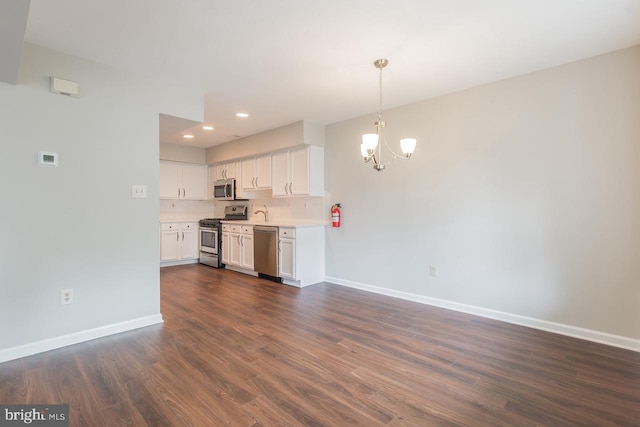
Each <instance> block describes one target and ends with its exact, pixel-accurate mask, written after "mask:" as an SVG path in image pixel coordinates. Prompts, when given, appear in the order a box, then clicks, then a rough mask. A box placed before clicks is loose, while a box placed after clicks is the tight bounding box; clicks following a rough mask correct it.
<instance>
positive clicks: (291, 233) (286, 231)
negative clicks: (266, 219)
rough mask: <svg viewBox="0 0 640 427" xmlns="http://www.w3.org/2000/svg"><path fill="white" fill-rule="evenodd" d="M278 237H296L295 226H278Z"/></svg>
mask: <svg viewBox="0 0 640 427" xmlns="http://www.w3.org/2000/svg"><path fill="white" fill-rule="evenodd" d="M279 235H280V237H285V238H289V239H295V238H296V229H295V228H280V232H279Z"/></svg>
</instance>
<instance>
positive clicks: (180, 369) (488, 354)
mask: <svg viewBox="0 0 640 427" xmlns="http://www.w3.org/2000/svg"><path fill="white" fill-rule="evenodd" d="M161 283H162V314H163V316H164V319H165V323H164V325H162V326H152V327H148V328H143V329H139V330H136V331H131V332H127V333H124V334H119V335H115V336H111V337H107V338H103V339H98V340H94V341H90V342H87V343H83V344H79V345H74V346H70V347H66V348H63V349H59V350H55V351H50V352H47V353H43V354H40V355H36V356H31V357H27V358H23V359H19V360H15V361H11V362H6V363H3V364H0V403H2V404H12V403H15V404H27V403H28V404H39V403H49V404H53V403H69V405H70V418H71V425H72V426H120V425H122V426H127V425H128V426H147V425H148V426H224V425H229V426H431V425H434V426H510V427H511V426H639V425H640V353H635V352H632V351H626V350H622V349H617V348H613V347H608V346H604V345H599V344H594V343H590V342H586V341H581V340H577V339H572V338H567V337H563V336H560V335H555V334H551V333H546V332H542V331H537V330H533V329H528V328H524V327H520V326H514V325H509V324H506V323H501V322H498V321H493V320H489V319H484V318H480V317H475V316H471V315H466V314H461V313H457V312H452V311H447V310H444V309H439V308H434V307H429V306H425V305H421V304H417V303H412V302H408V301H403V300H398V299H393V298H389V297H385V296H380V295H376V294H370V293H366V292H361V291H357V290H352V289H348V288H344V287H340V286H335V285H331V284H319V285H314V286H311V287H307V288H305V289H302V290H301V289H296V288H292V287H288V286H285V285H280V284H276V283H273V282H269V281H266V280H262V279H256V278H253V277H249V276H245V275H242V274H239V273H234V272H229V271H223V270H217V269H213V268H209V267H205V266H201V265H187V266H179V267H168V268H164V269H162V272H161Z"/></svg>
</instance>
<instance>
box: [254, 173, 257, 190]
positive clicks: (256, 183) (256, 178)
mask: <svg viewBox="0 0 640 427" xmlns="http://www.w3.org/2000/svg"><path fill="white" fill-rule="evenodd" d="M254 187H256V188H258V177H257V176H256V185H254Z"/></svg>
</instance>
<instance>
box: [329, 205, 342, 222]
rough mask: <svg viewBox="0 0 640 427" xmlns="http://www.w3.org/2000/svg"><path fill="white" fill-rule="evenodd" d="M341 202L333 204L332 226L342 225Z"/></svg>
mask: <svg viewBox="0 0 640 427" xmlns="http://www.w3.org/2000/svg"><path fill="white" fill-rule="evenodd" d="M341 207H342V206H340V203H336V204H335V205H333V206H331V226H332V227H340V208H341Z"/></svg>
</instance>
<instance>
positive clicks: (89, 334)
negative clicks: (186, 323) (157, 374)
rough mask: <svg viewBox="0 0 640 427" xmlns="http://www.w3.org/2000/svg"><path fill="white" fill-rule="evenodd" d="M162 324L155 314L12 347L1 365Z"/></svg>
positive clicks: (0, 354) (2, 354)
mask: <svg viewBox="0 0 640 427" xmlns="http://www.w3.org/2000/svg"><path fill="white" fill-rule="evenodd" d="M162 322H163V320H162V314H155V315H152V316H146V317H139V318H137V319H131V320H127V321H126V322H120V323H114V324H111V325H106V326H101V327H99V328H94V329H88V330H86V331H80V332H74V333H73V334H69V335H63V336H60V337H55V338H48V339H46V340H42V341H36V342H33V343H29V344H23V345H19V346H16V347H10V348H7V349H4V350H0V363H2V362H7V361H9V360H14V359H19V358H21V357H26V356H31V355H33V354H37V353H42V352H45V351H49V350H55V349H56V348H61V347H66V346H68V345H73V344H78V343H81V342H85V341H90V340H93V339H96V338H102V337H106V336H108V335H114V334H119V333H121V332H126V331H131V330H133V329H138V328H143V327H145V326H151V325H156V324H158V323H162Z"/></svg>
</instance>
